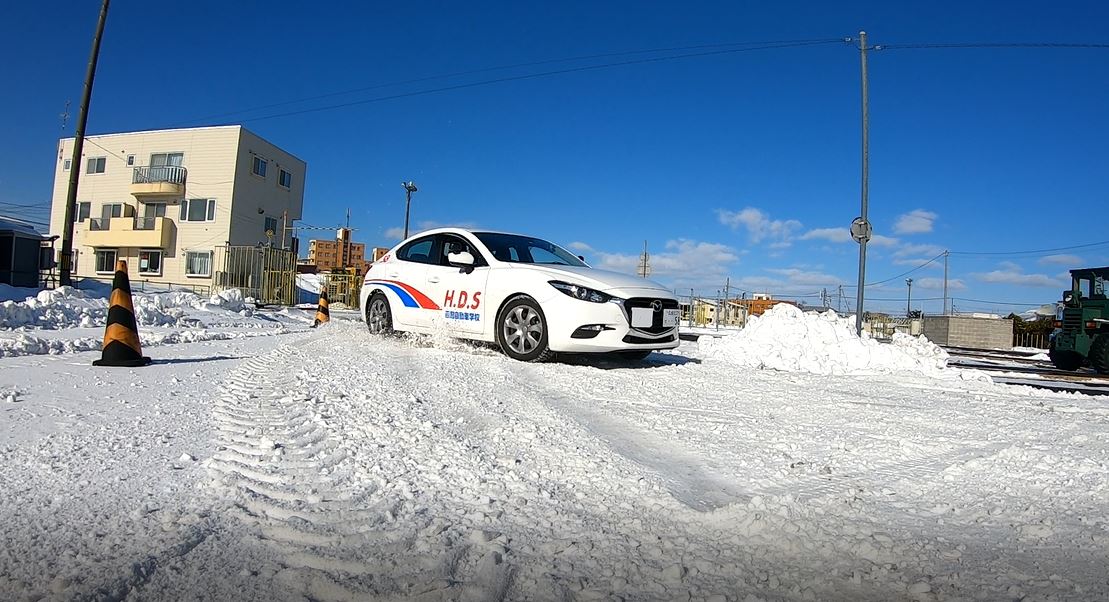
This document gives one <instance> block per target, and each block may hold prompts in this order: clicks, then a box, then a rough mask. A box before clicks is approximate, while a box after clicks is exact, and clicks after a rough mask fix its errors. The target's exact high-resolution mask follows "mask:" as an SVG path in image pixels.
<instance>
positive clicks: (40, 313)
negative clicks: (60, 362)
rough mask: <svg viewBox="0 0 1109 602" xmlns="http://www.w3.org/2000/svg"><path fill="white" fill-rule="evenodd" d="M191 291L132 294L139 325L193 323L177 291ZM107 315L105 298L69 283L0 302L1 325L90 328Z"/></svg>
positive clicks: (4, 326)
mask: <svg viewBox="0 0 1109 602" xmlns="http://www.w3.org/2000/svg"><path fill="white" fill-rule="evenodd" d="M183 294H184V295H189V296H191V298H193V299H195V298H196V295H193V294H192V293H164V294H158V295H141V294H140V295H132V299H131V300H132V304H133V305H134V308H135V319H136V321H137V322H138V323H139V324H140V325H142V326H192V325H195V322H196V321H195V320H193V319H190V318H188V317H186V315H185V312H184V310H182V309H181V306H182V305H183V303H181V299H180V298H179V296H180V295H183ZM107 315H108V299H106V298H104V297H102V296H99V295H97V294H95V293H91V292H87V291H82V290H78V289H75V288H73V287H69V286H63V287H60V288H57V289H54V290H49V291H39V293H38V295H36V296H34V297H29V298H28V299H27V300H26V301H23V302H16V301H5V302H3V303H0V328H7V329H15V328H41V329H44V330H60V329H63V328H89V327H93V326H103V325H104V323H105V321H106V320H107Z"/></svg>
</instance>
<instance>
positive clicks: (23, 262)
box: [0, 216, 50, 288]
mask: <svg viewBox="0 0 1109 602" xmlns="http://www.w3.org/2000/svg"><path fill="white" fill-rule="evenodd" d="M44 240H48V239H47V238H46V237H44V236H43V235H41V234H39V233H38V231H37V230H35V228H34V226H32V225H30V224H28V223H27V222H24V221H23V220H19V219H15V218H9V217H2V216H0V284H8V285H11V286H19V287H27V288H34V287H37V286H39V269H40V268H43V267H46V265H48V263H47V264H46V265H44V264H43V262H42V260H43V257H42V241H44ZM46 250H47V251H49V250H50V249H49V248H47V249H46Z"/></svg>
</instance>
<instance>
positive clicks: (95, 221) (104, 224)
mask: <svg viewBox="0 0 1109 602" xmlns="http://www.w3.org/2000/svg"><path fill="white" fill-rule="evenodd" d="M111 222H112V220H111V219H110V218H103V217H94V218H92V219H90V220H89V230H107V229H108V224H110V223H111Z"/></svg>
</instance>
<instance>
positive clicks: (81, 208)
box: [73, 203, 92, 222]
mask: <svg viewBox="0 0 1109 602" xmlns="http://www.w3.org/2000/svg"><path fill="white" fill-rule="evenodd" d="M91 213H92V203H77V213H75V214H73V221H75V222H83V221H85V220H87V219H89V215H90V214H91Z"/></svg>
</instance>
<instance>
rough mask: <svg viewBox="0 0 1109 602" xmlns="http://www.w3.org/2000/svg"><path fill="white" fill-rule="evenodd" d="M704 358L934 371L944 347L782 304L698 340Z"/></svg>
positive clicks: (847, 369)
mask: <svg viewBox="0 0 1109 602" xmlns="http://www.w3.org/2000/svg"><path fill="white" fill-rule="evenodd" d="M698 346H699V347H700V349H701V356H702V358H703V359H708V360H719V361H724V362H728V363H732V364H736V365H738V366H743V367H749V368H770V369H773V370H781V371H785V372H810V373H813V374H857V373H866V372H899V371H911V372H922V373H927V374H933V373H936V372H938V371H940V370H943V369H944V368H946V366H947V352H945V351H944V350H943V349H941V348H939V347H938V346H936V345H934V344H933V343H931V342H930V341H928V340H927V339H925V338H924V337H912V336H909V335H905V334H897V335H895V336H894V338H893V343H892V344H890V345H885V344H882V343H879V342H878V341H875V340H873V339H871V338H869V337H868V336H866V335H865V334H864V336H863V338H859V337H858V336H857V335H856V334H855V328H854V319H853V318H841V317H839V316H837V315H836V314H835V312H833V311H828V312H826V313H823V314H820V313H816V312H810V313H805V312H803V311H801V310H800V309H798V308H797V307H794V306H793V305H789V304H787V303H782V304H779V305H776V306H774V307H773V308H771V309H770V310H769V311H767V312H766V313H765V314H763V315H762V316H761V317H753V318H751V319H750V320H749V322H748V323H747V326H746V328H744V329H743V330H741V331H740V332H739V333H738V334H735V335H732V336H727V337H722V338H720V339H714V338H712V337H701V338H700V339H698Z"/></svg>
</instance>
